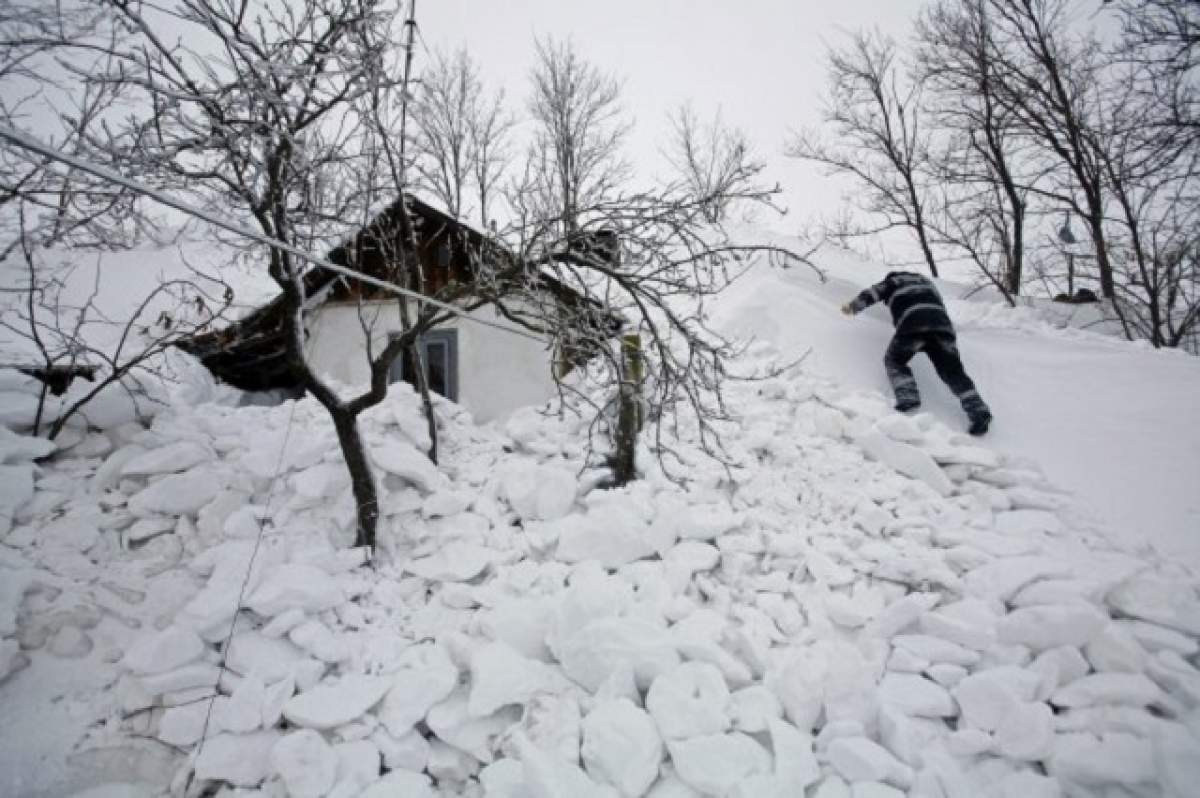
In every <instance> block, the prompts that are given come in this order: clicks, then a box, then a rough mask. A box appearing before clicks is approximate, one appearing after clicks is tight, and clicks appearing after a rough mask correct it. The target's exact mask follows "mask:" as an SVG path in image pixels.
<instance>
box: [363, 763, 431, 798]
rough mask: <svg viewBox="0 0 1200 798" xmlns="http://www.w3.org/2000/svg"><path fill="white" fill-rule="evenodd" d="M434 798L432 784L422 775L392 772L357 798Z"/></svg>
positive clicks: (399, 771)
mask: <svg viewBox="0 0 1200 798" xmlns="http://www.w3.org/2000/svg"><path fill="white" fill-rule="evenodd" d="M400 795H402V796H404V798H436V796H437V793H436V792H434V790H433V783H432V782H431V781H430V779H429V777H428V776H426V775H425V774H424V773H411V772H409V771H407V770H393V771H391V772H390V773H387V774H385V775H384V776H382V777H381V778H380V779H379V780H378V781H376V782H375V783H373V784H371V785H370V786H369V787H367V788H366V789H365V790H363V791H362V792H361V793H359V794H358V798H396V796H400Z"/></svg>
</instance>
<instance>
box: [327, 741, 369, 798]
mask: <svg viewBox="0 0 1200 798" xmlns="http://www.w3.org/2000/svg"><path fill="white" fill-rule="evenodd" d="M333 752H334V754H336V755H337V761H338V766H337V786H336V787H335V791H336V792H337V793H338V794H341V795H355V796H357V795H358V794H359V792H360V791H361V790H362V789H363V788H365V787H366V786H367V785H369V784H371V783H372V782H374V781H376V780H378V779H379V764H380V753H379V748H378V747H377V746H376V745H375V743H373V742H372V741H370V740H349V741H346V742H341V743H337V744H336V745H334V746H333Z"/></svg>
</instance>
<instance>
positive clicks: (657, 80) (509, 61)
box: [416, 0, 925, 232]
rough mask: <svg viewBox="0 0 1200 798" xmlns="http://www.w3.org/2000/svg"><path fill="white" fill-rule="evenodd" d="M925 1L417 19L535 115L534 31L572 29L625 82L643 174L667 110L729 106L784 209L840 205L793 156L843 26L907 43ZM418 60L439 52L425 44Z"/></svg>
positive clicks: (688, 4)
mask: <svg viewBox="0 0 1200 798" xmlns="http://www.w3.org/2000/svg"><path fill="white" fill-rule="evenodd" d="M924 5H925V2H924V0H740V2H729V1H728V0H723V1H722V2H716V0H599V1H596V2H579V0H518V1H517V2H509V3H498V2H485V0H420V2H418V3H417V23H418V27H419V29H420V31H421V34H422V36H423V41H424V43H425V44H426V45H427V46H428V48H429V49H443V50H453V49H455V48H457V47H459V46H464V45H465V46H466V47H467V49H468V50H469V51H470V53H471V55H472V57H473V58H474V59H475V60H476V61H477V62H479V64H480V65H481V67H482V71H483V74H484V79H485V81H487V82H488V83H489V87H490V88H495V87H502V88H504V89H505V91H506V92H507V95H508V101H509V106H510V108H511V109H513V110H514V111H516V112H518V114H523V113H524V104H525V100H526V97H527V95H528V74H529V70H530V68H531V67H532V65H533V61H534V45H533V42H534V37H535V36H541V37H544V36H547V35H552V36H555V37H558V38H565V37H568V36H570V37H572V38H573V40H574V42H575V45H576V47H577V49H578V50H579V51H580V52H581V54H582V55H583V56H584V57H586V58H587V59H588V60H589V61H591V62H592V63H593V64H595V65H596V66H598V67H600V68H602V69H604V70H606V71H609V72H612V73H614V74H615V75H617V76H618V77H620V78H622V79H623V80H624V82H625V93H624V95H625V105H626V109H627V111H628V112H629V114H630V116H631V117H632V119H633V120H634V122H635V127H634V131H633V134H632V137H631V140H630V153H629V154H630V156H631V159H632V160H633V161H634V163H635V164H636V165H637V166H638V167H639V168H640V169H641V170H643V172H649V174H647V175H646V176H647V177H648V176H650V175H651V174H653V170H654V169H656V168H660V163H659V159H658V156H657V153H658V152H659V151H660V150H661V147H662V143H663V139H664V136H665V135H666V134H667V131H668V125H667V123H666V115H667V113H668V112H669V111H671V110H672V109H674V108H676V107H677V106H678V105H679V104H680V103H682V102H684V101H686V100H689V99H690V100H691V101H692V102H693V105H694V106H695V108H696V110H697V111H698V112H699V113H700V115H701V116H702V117H704V118H706V119H707V118H708V117H709V115H711V114H712V113H713V112H714V111H716V110H717V108H718V107H719V108H720V109H721V111H722V114H723V117H724V119H725V120H726V121H727V122H729V123H731V124H733V125H736V126H737V127H740V128H741V129H742V130H744V131H745V132H746V134H747V136H748V137H749V138H750V140H751V142H752V144H753V145H754V147H755V150H756V151H757V152H758V153H759V154H760V156H761V157H763V158H764V159H765V160H767V161H768V164H769V167H770V168H769V170H768V172H767V173H766V176H767V178H768V179H769V180H771V181H772V182H776V181H777V182H779V183H781V184H782V187H783V188H784V190H785V192H786V193H785V195H784V199H783V204H784V205H785V206H786V207H788V208H789V209H790V213H789V215H788V216H787V217H786V218H784V219H778V218H775V219H763V220H762V221H763V222H764V223H766V224H769V225H770V226H771V227H774V228H777V229H780V230H784V231H788V232H795V231H796V230H797V229H798V228H799V227H800V226H801V225H802V224H803V223H804V221H805V220H806V219H809V218H811V217H813V216H815V215H818V214H822V213H823V214H826V215H832V214H833V213H834V211H835V209H836V205H837V202H838V198H839V191H840V190H841V189H840V188H839V187H838V186H839V184H836V183H834V181H832V180H831V179H827V178H824V177H822V176H821V174H820V172H819V171H817V170H815V169H814V168H812V167H809V166H805V165H802V164H800V163H799V162H797V161H795V160H792V159H788V158H785V157H783V155H782V151H783V147H784V143H785V142H786V140H787V138H788V131H789V130H791V129H794V128H798V127H802V126H805V125H815V124H817V123H818V122H819V115H818V114H819V99H818V98H819V95H820V92H821V90H822V88H823V85H824V79H825V67H824V54H825V49H826V43H829V42H836V41H837V40H838V39H839V37H840V35H841V31H842V30H853V29H856V28H860V27H878V28H879V29H880V30H882V31H883V32H885V33H888V34H890V35H892V36H893V37H894V38H896V39H897V40H898V41H901V42H903V41H905V40H907V37H908V35H909V31H910V28H911V24H912V21H913V19H914V18H915V17H916V15H917V12H918V11H919V9H920V8H921V7H922V6H924ZM416 58H417V61H416V65H417V68H418V69H419V68H420V66H421V64H422V62H423V61H425V62H427V61H428V52H427V50H426V48H424V47H420V46H419V47H418V49H417V53H416Z"/></svg>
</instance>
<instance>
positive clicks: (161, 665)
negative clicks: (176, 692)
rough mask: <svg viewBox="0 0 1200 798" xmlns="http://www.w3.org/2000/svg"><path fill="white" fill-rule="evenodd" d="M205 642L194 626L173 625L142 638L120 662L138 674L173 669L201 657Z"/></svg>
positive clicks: (127, 651) (163, 671)
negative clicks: (193, 629) (194, 629)
mask: <svg viewBox="0 0 1200 798" xmlns="http://www.w3.org/2000/svg"><path fill="white" fill-rule="evenodd" d="M203 654H204V641H203V640H201V639H200V636H199V635H197V634H196V633H195V632H194V631H192V630H191V629H188V628H186V627H182V626H178V625H175V624H172V625H171V626H168V627H167V628H166V629H163V630H162V631H160V632H153V633H151V634H147V635H143V636H141V637H139V638H138V639H137V640H136V641H135V642H134V644H133V645H132V646H130V647H129V649H128V650H126V652H125V656H123V657H122V658H121V665H122V666H123V667H125V668H128V669H129V670H131V671H133V672H134V673H136V674H140V675H143V676H145V675H150V674H156V673H165V672H167V671H171V670H174V669H176V668H179V667H181V666H183V665H187V664H188V663H189V662H193V661H195V660H198V659H200V657H201V656H202V655H203Z"/></svg>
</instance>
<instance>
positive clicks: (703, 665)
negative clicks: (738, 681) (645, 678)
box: [646, 662, 732, 741]
mask: <svg viewBox="0 0 1200 798" xmlns="http://www.w3.org/2000/svg"><path fill="white" fill-rule="evenodd" d="M646 709H647V710H648V711H649V712H650V715H651V716H652V717H653V718H654V722H655V723H656V724H657V725H658V728H659V731H660V732H662V735H663V737H664V738H666V739H667V740H668V741H669V740H679V739H684V738H687V737H696V736H699V735H705V734H717V733H718V732H723V731H725V730H727V729H728V728H729V726H730V723H731V718H730V714H731V710H732V705H731V702H730V696H729V687H728V686H727V685H726V684H725V679H724V677H722V676H721V672H720V671H719V670H718V669H717V668H716V667H715V666H714V665H711V664H709V663H707V662H685V663H683V664H682V665H679V666H678V667H676V668H673V669H671V670H669V671H666V672H664V673H662V674H661V675H659V676H658V678H656V679H655V680H654V683H653V684H651V685H650V691H649V692H648V693H647V694H646Z"/></svg>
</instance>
